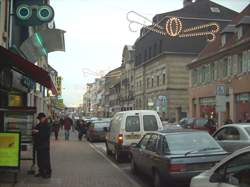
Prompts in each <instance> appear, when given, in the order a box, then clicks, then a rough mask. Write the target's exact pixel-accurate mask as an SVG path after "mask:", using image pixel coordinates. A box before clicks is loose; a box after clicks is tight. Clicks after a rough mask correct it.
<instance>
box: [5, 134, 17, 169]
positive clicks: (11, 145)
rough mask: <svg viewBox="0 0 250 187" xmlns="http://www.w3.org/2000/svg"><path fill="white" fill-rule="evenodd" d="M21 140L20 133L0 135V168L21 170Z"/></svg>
mask: <svg viewBox="0 0 250 187" xmlns="http://www.w3.org/2000/svg"><path fill="white" fill-rule="evenodd" d="M20 140H21V135H20V133H19V132H4V133H0V168H13V169H19V167H20Z"/></svg>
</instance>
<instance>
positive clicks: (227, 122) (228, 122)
mask: <svg viewBox="0 0 250 187" xmlns="http://www.w3.org/2000/svg"><path fill="white" fill-rule="evenodd" d="M229 124H233V121H232V120H231V118H228V119H227V120H226V121H225V124H224V125H229Z"/></svg>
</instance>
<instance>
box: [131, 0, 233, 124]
mask: <svg viewBox="0 0 250 187" xmlns="http://www.w3.org/2000/svg"><path fill="white" fill-rule="evenodd" d="M235 15H237V13H236V12H234V11H232V10H230V9H227V8H225V7H223V6H221V5H219V4H216V3H214V2H212V1H209V0H197V1H195V2H192V1H184V7H183V8H182V9H180V10H177V11H173V12H167V13H164V14H158V15H156V16H155V17H154V18H153V23H155V24H156V23H157V24H158V25H160V26H162V27H165V26H166V21H167V20H168V19H169V18H170V17H178V18H181V22H182V25H183V27H184V26H185V27H186V28H192V27H193V26H200V25H204V24H207V23H210V22H216V23H217V24H218V25H219V26H220V28H224V26H226V25H227V24H228V23H229V22H230V21H231V20H232V17H233V16H235ZM207 43H208V42H207V37H204V36H203V37H201V36H196V37H184V38H178V37H170V36H163V35H160V34H159V33H156V32H152V31H148V30H146V29H145V28H142V30H141V35H140V37H139V38H138V39H137V40H136V42H135V44H134V46H135V100H136V101H135V108H136V109H154V110H156V111H158V113H159V114H160V116H161V117H162V118H164V119H176V120H179V119H180V118H181V117H184V116H186V115H187V113H188V106H189V104H188V103H189V102H188V84H189V81H188V77H189V74H188V71H187V69H186V65H188V64H189V63H191V62H192V60H193V59H195V58H196V57H197V56H198V54H199V52H200V51H201V50H202V49H203V48H204V47H205V45H206V44H207Z"/></svg>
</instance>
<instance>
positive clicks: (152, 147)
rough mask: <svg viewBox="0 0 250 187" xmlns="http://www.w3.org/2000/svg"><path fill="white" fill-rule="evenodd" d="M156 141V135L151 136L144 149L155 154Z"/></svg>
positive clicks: (157, 137) (156, 148)
mask: <svg viewBox="0 0 250 187" xmlns="http://www.w3.org/2000/svg"><path fill="white" fill-rule="evenodd" d="M158 139H159V136H158V135H157V134H153V135H152V136H151V138H150V139H149V140H148V144H147V146H146V149H147V150H149V151H152V152H156V151H157V150H158Z"/></svg>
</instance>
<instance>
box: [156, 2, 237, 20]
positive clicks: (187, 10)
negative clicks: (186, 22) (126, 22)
mask: <svg viewBox="0 0 250 187" xmlns="http://www.w3.org/2000/svg"><path fill="white" fill-rule="evenodd" d="M211 7H214V8H218V9H219V11H220V12H212V10H211ZM233 14H237V12H235V11H233V10H231V9H228V8H226V7H224V6H222V5H219V4H217V3H214V2H212V1H209V0H198V1H196V2H195V3H192V4H190V5H188V6H185V7H183V8H182V9H179V10H176V11H172V12H167V13H163V14H157V15H156V16H155V17H154V18H153V20H154V21H155V20H160V19H162V18H163V17H165V16H178V17H185V18H205V19H219V20H223V19H224V20H229V18H230V17H231V16H232V15H233Z"/></svg>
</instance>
